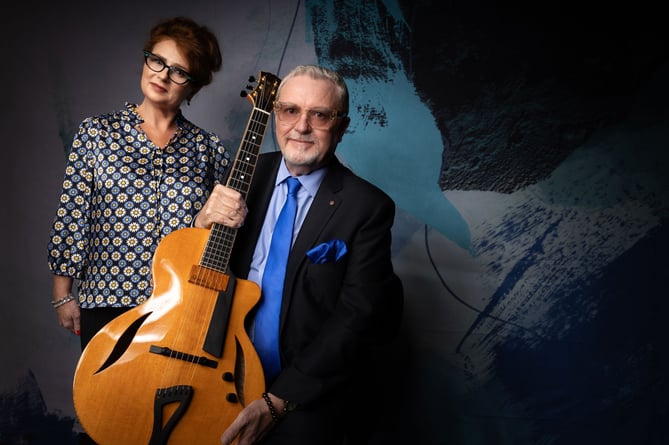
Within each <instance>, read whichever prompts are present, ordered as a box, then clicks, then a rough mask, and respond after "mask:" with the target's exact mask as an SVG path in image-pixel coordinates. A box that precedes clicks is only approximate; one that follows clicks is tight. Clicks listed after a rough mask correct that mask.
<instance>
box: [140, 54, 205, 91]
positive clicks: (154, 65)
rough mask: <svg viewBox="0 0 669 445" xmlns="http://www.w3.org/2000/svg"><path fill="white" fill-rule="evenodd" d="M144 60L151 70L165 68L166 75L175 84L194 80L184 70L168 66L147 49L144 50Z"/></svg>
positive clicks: (159, 70) (158, 70) (157, 71)
mask: <svg viewBox="0 0 669 445" xmlns="http://www.w3.org/2000/svg"><path fill="white" fill-rule="evenodd" d="M144 62H146V66H148V67H149V69H150V70H151V71H155V72H156V73H159V72H161V71H162V70H164V69H165V68H167V77H169V79H170V80H171V81H172V82H174V83H176V84H177V85H183V84H185V83H186V82H195V79H193V78H192V77H191V75H190V74H188V73H187V72H186V71H184V70H182V69H181V68H179V67H177V66H169V65H168V64H166V63H165V61H164V60H163V59H161V58H160V57H159V56H156V55H155V54H153V53H151V52H149V51H144Z"/></svg>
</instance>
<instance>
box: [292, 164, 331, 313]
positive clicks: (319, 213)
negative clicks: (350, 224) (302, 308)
mask: <svg viewBox="0 0 669 445" xmlns="http://www.w3.org/2000/svg"><path fill="white" fill-rule="evenodd" d="M342 171H343V167H342V165H341V164H340V163H339V161H338V160H337V159H336V158H335V159H334V160H333V161H332V162H331V164H330V166H329V167H328V172H327V174H326V175H325V178H323V182H322V183H321V186H320V188H319V189H318V192H317V193H316V196H315V197H314V200H313V202H312V203H311V207H310V208H309V213H307V216H306V218H305V219H304V222H303V223H302V227H301V228H300V232H299V234H298V236H297V238H296V239H295V243H294V244H293V248H292V249H291V251H290V256H289V257H288V266H287V269H286V281H285V287H284V295H283V298H284V304H283V311H282V314H281V315H282V317H281V318H282V320H283V316H284V312H285V310H286V308H287V307H288V304H285V303H290V301H289V300H290V298H291V295H292V292H291V289H293V283H294V282H295V277H296V274H297V271H298V270H299V268H300V265H301V264H302V262H303V261H307V256H306V252H307V251H308V250H309V249H311V248H312V247H313V246H314V245H316V242H317V240H318V237H319V235H320V234H321V233H322V232H323V230H324V229H325V227H326V226H327V225H328V223H329V221H330V220H331V219H332V216H333V215H334V214H335V212H336V211H337V209H338V208H339V206H340V205H341V200H342V197H341V194H340V193H339V192H340V191H341V189H342ZM286 290H287V292H286ZM286 300H288V301H286Z"/></svg>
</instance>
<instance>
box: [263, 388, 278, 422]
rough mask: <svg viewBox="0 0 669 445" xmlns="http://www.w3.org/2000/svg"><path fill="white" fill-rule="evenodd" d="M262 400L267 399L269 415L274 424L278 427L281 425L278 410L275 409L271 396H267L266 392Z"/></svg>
mask: <svg viewBox="0 0 669 445" xmlns="http://www.w3.org/2000/svg"><path fill="white" fill-rule="evenodd" d="M262 398H263V399H265V403H267V407H268V408H269V413H270V415H271V416H272V424H274V425H276V424H277V423H279V417H278V416H277V415H276V410H275V409H274V404H273V403H272V400H271V399H270V398H269V395H267V393H266V392H264V393H262Z"/></svg>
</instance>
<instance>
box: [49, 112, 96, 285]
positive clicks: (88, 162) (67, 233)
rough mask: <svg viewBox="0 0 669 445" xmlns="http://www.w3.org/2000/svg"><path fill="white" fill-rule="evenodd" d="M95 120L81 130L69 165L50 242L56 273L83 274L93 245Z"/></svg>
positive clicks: (73, 143)
mask: <svg viewBox="0 0 669 445" xmlns="http://www.w3.org/2000/svg"><path fill="white" fill-rule="evenodd" d="M90 129H91V121H90V120H88V119H87V120H85V121H84V122H83V123H82V124H81V125H80V126H79V129H78V131H77V134H76V135H75V137H74V140H73V142H72V148H71V149H70V153H69V156H68V159H67V164H66V167H65V177H64V179H63V187H62V191H61V194H60V198H59V201H58V208H57V210H56V216H55V218H54V221H53V225H52V228H51V234H50V237H49V244H48V264H49V268H50V269H51V271H52V272H53V273H54V274H57V275H65V276H71V277H74V278H81V274H82V271H83V270H84V267H85V261H86V258H87V256H86V251H87V248H88V245H89V234H90V210H91V206H92V203H91V196H92V189H93V187H92V181H93V169H92V159H91V156H90V152H89V147H90V144H91V143H92V141H89V138H90V137H91V134H94V132H93V133H90V132H89V130H90Z"/></svg>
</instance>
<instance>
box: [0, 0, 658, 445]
mask: <svg viewBox="0 0 669 445" xmlns="http://www.w3.org/2000/svg"><path fill="white" fill-rule="evenodd" d="M76 3H78V2H74V3H70V2H62V3H58V2H50V3H47V4H41V3H38V2H31V1H26V2H22V3H20V4H17V5H14V6H13V7H11V8H10V7H9V6H6V5H5V6H2V7H1V8H2V9H3V10H2V14H1V15H0V24H2V29H3V30H5V39H3V43H2V50H3V51H2V54H3V60H4V66H3V69H2V74H1V79H2V81H3V82H2V84H3V85H4V94H3V96H4V97H5V106H4V107H3V112H2V119H0V126H1V129H2V133H1V134H2V135H3V140H4V149H3V150H2V156H3V161H4V162H3V164H2V165H3V166H4V167H5V168H4V174H3V175H2V184H3V188H2V190H4V191H5V199H6V203H7V204H5V207H6V208H7V211H6V213H5V215H6V216H5V219H4V222H3V227H4V231H3V246H4V247H5V249H4V252H5V255H3V256H2V263H3V264H2V266H3V267H2V274H3V278H4V279H3V283H4V284H5V291H4V295H3V299H2V311H0V314H1V315H0V317H1V318H0V338H2V341H1V342H0V356H1V357H2V362H1V363H2V364H1V365H0V377H1V379H0V444H19V443H21V444H46V443H49V444H73V443H76V439H75V433H76V431H78V429H79V426H78V424H77V423H76V420H75V419H76V415H75V413H74V410H73V407H72V402H71V381H72V375H73V373H74V369H75V366H76V361H77V359H78V355H79V346H78V344H79V343H78V338H75V337H73V336H71V335H69V334H67V333H66V332H64V330H62V329H61V328H59V327H58V326H57V321H56V317H55V315H54V313H53V310H52V308H51V307H50V305H49V304H48V302H49V300H50V279H51V277H50V275H49V272H48V270H47V266H46V242H47V237H48V232H49V227H50V224H51V220H52V218H53V212H54V211H55V204H56V199H57V196H58V193H59V189H60V182H61V180H62V174H63V167H64V162H65V152H66V150H67V149H68V146H69V142H70V140H71V137H72V134H73V131H74V129H75V128H76V126H77V125H78V123H79V122H80V121H81V120H82V119H83V118H84V117H86V116H89V115H93V114H98V113H101V112H106V111H109V110H112V109H117V108H119V107H121V106H122V105H123V103H124V101H126V100H127V101H138V100H139V99H140V97H139V95H140V91H139V75H140V72H141V63H142V58H141V45H142V43H143V41H144V39H145V37H146V33H147V32H148V29H149V28H150V27H151V26H152V25H153V24H154V23H155V22H156V21H158V20H160V19H162V18H165V17H168V16H172V15H177V14H185V15H190V16H192V17H193V18H195V19H196V20H200V21H203V22H204V23H206V24H208V25H209V26H210V27H212V28H213V29H214V30H215V32H216V33H217V35H218V36H219V38H220V39H221V43H222V47H223V55H224V67H223V71H222V72H221V73H220V74H219V75H218V76H217V77H216V78H215V80H214V83H213V84H212V85H210V86H209V87H207V89H206V90H204V91H203V93H201V94H200V95H199V96H196V98H195V100H194V101H193V103H192V105H191V106H189V107H187V108H185V109H184V114H186V115H187V116H188V117H189V118H191V119H192V120H193V121H194V122H196V123H198V124H200V125H202V126H203V127H205V128H208V129H210V130H212V131H215V132H216V133H217V134H219V135H220V136H221V138H222V139H223V140H224V141H226V144H227V145H228V147H229V148H231V149H232V150H234V149H235V148H236V147H237V145H238V144H239V138H240V137H241V134H242V132H243V129H244V126H245V124H246V121H247V119H248V115H249V112H250V109H249V104H248V102H247V101H246V100H244V99H241V98H240V96H239V92H240V91H241V90H242V89H244V88H245V86H246V83H247V80H246V79H247V78H248V76H249V75H256V74H257V73H258V72H259V71H260V70H262V71H269V72H273V73H276V74H277V75H279V76H281V75H283V74H285V73H286V72H287V71H288V70H289V69H290V68H292V67H293V66H294V65H296V64H303V63H319V64H322V65H326V66H328V67H331V68H335V69H337V70H338V71H340V72H341V73H342V74H344V75H345V77H346V78H347V79H348V82H349V87H350V89H351V100H352V103H351V110H352V113H351V118H352V123H351V128H350V130H349V134H347V135H346V136H345V138H344V142H343V143H342V144H341V145H340V148H339V149H338V154H339V157H340V158H341V159H342V161H343V162H344V163H346V164H348V165H349V166H350V167H351V168H352V169H353V170H354V171H356V172H357V173H358V174H360V175H361V176H363V177H365V178H367V179H369V180H370V181H372V182H374V183H375V184H377V185H379V186H380V187H381V188H383V189H384V190H385V191H386V192H387V193H389V194H390V195H391V196H392V197H393V198H394V200H395V201H396V203H397V206H398V215H397V218H396V222H395V227H394V244H393V249H394V250H393V252H394V264H395V267H396V269H397V272H398V274H399V275H400V277H401V278H402V280H403V283H404V286H405V289H406V310H405V316H404V320H403V326H402V335H401V338H400V339H398V341H397V344H396V346H395V348H394V351H395V354H393V355H392V356H391V357H388V363H387V373H385V374H384V375H383V376H379V377H380V378H383V379H385V381H386V382H387V391H386V399H385V400H380V401H379V404H378V406H373V407H370V409H372V410H383V411H384V415H385V418H386V419H387V421H386V425H385V427H386V430H387V431H386V434H385V435H382V436H381V437H380V438H379V441H378V443H383V444H386V443H387V444H394V443H402V444H438V445H442V444H449V445H450V444H463V445H478V444H481V445H483V444H486V445H488V444H502V445H506V444H509V445H525V444H528V445H529V444H546V445H548V444H550V445H562V444H565V445H566V444H569V445H574V444H595V443H606V444H611V445H617V444H620V445H627V444H666V443H669V432H668V430H667V428H666V422H667V420H668V419H669V402H668V400H669V384H668V382H667V376H669V364H668V361H669V347H668V340H667V339H668V338H669V337H668V336H667V334H666V332H665V320H664V319H665V314H666V313H667V310H668V309H669V307H668V306H669V304H668V303H667V301H668V299H667V296H666V295H667V291H666V289H665V282H666V269H667V266H666V265H667V261H666V252H667V250H668V248H669V241H668V239H669V230H668V228H667V221H668V217H669V211H668V210H669V195H668V193H667V192H668V191H669V187H668V185H669V184H668V183H669V180H668V179H667V174H666V172H667V170H668V167H669V150H668V149H669V143H668V142H669V113H668V107H667V100H668V99H669V94H668V91H667V80H668V79H669V65H668V60H669V38H668V37H669V36H668V35H667V31H666V26H665V25H663V24H662V22H661V17H662V15H661V14H659V13H658V12H657V11H655V10H653V9H652V8H650V7H649V6H648V5H645V4H643V2H641V3H633V4H627V5H624V6H620V7H616V8H619V9H616V8H614V7H613V6H612V5H605V7H599V6H598V5H594V4H592V3H583V2H581V3H576V2H574V3H570V2H566V3H565V2H560V3H558V4H538V3H537V4H535V3H536V2H535V3H529V2H527V3H526V4H523V3H520V2H515V3H514V4H507V5H505V6H504V7H501V6H499V7H498V6H494V5H492V4H491V3H492V2H446V3H443V2H438V1H409V0H406V1H402V0H386V1H380V0H379V1H355V0H348V1H344V0H337V1H323V0H306V1H287V0H284V1H281V0H274V1H272V0H247V1H245V2H236V1H233V0H223V1H219V2H207V1H204V0H190V1H188V2H183V1H180V2H177V1H172V0H166V1H161V2H157V1H146V2H129V1H118V2H113V4H110V3H108V2H99V3H97V2H86V3H81V4H76ZM458 3H461V4H458ZM268 136H269V133H268ZM274 149H276V148H275V144H274V142H273V141H272V138H271V137H268V138H266V140H265V146H264V150H274Z"/></svg>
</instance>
